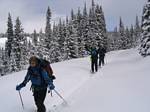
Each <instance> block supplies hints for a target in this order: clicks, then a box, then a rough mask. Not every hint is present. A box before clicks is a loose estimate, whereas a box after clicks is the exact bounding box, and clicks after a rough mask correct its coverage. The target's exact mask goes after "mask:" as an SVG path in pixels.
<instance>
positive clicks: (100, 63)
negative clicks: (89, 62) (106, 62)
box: [99, 57, 102, 67]
mask: <svg viewBox="0 0 150 112" xmlns="http://www.w3.org/2000/svg"><path fill="white" fill-rule="evenodd" d="M101 66H102V57H100V58H99V67H101Z"/></svg>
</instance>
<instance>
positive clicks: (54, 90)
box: [54, 89, 68, 104]
mask: <svg viewBox="0 0 150 112" xmlns="http://www.w3.org/2000/svg"><path fill="white" fill-rule="evenodd" d="M54 92H55V93H56V94H57V95H58V96H59V97H60V98H61V99H62V100H63V101H64V102H65V103H66V104H68V103H67V101H66V100H65V99H64V98H63V97H62V96H61V95H60V94H59V93H58V92H57V91H56V90H55V89H54Z"/></svg>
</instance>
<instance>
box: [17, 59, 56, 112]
mask: <svg viewBox="0 0 150 112" xmlns="http://www.w3.org/2000/svg"><path fill="white" fill-rule="evenodd" d="M29 64H30V66H29V68H28V72H27V75H26V76H25V79H24V81H23V82H22V83H21V84H19V85H17V86H16V90H17V91H20V90H21V88H23V87H25V86H26V84H27V83H28V82H29V81H31V83H32V85H31V89H32V91H33V96H34V101H35V104H36V106H37V112H46V108H45V105H44V100H45V97H46V93H47V88H49V89H50V90H54V88H55V86H54V84H53V79H54V78H55V77H54V76H53V75H52V77H50V76H49V74H48V72H47V71H46V70H45V69H44V68H42V67H41V61H40V60H39V59H38V58H37V57H35V56H33V57H31V58H30V60H29Z"/></svg>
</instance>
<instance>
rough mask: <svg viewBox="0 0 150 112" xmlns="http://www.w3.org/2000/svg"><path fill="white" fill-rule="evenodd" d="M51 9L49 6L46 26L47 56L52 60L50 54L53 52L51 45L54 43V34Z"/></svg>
mask: <svg viewBox="0 0 150 112" xmlns="http://www.w3.org/2000/svg"><path fill="white" fill-rule="evenodd" d="M51 33H52V31H51V10H50V8H49V7H48V9H47V13H46V28H45V43H44V45H45V48H46V49H45V53H46V54H45V57H46V58H47V59H48V60H50V55H49V54H51V51H50V49H51V45H52V38H51V37H52V36H51Z"/></svg>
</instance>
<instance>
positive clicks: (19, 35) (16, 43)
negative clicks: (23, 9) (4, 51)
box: [10, 17, 23, 72]
mask: <svg viewBox="0 0 150 112" xmlns="http://www.w3.org/2000/svg"><path fill="white" fill-rule="evenodd" d="M14 33H15V34H14V40H13V42H12V51H11V61H10V62H11V63H10V66H11V72H13V71H14V72H15V71H20V70H21V68H22V67H21V63H22V61H23V60H22V45H21V44H22V40H23V29H22V26H21V22H20V19H19V17H17V19H16V25H15V32H14Z"/></svg>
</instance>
